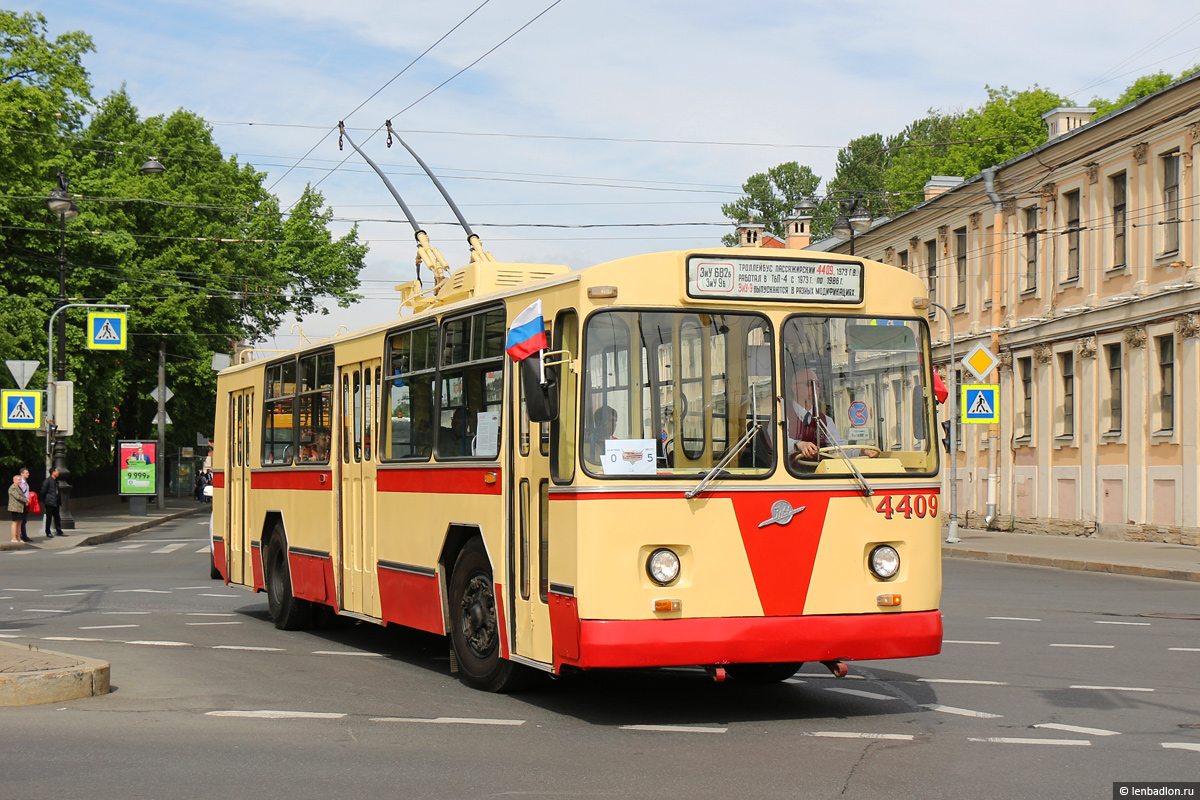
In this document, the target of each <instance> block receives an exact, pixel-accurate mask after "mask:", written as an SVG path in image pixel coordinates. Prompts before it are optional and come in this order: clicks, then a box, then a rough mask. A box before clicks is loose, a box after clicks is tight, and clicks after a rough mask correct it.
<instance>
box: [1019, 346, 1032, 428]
mask: <svg viewBox="0 0 1200 800" xmlns="http://www.w3.org/2000/svg"><path fill="white" fill-rule="evenodd" d="M1017 363H1018V365H1019V366H1020V368H1021V424H1020V426H1019V429H1020V431H1021V434H1020V436H1019V437H1018V438H1020V439H1026V440H1028V439H1032V438H1033V359H1032V358H1021V359H1017Z"/></svg>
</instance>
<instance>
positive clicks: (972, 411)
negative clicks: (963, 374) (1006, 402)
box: [962, 384, 1000, 424]
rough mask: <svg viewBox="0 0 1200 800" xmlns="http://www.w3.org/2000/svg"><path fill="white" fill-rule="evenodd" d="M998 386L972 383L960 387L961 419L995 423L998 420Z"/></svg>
mask: <svg viewBox="0 0 1200 800" xmlns="http://www.w3.org/2000/svg"><path fill="white" fill-rule="evenodd" d="M999 395H1000V387H999V386H996V385H994V384H992V385H988V384H974V385H966V386H963V387H962V421H963V422H980V423H984V424H995V423H998V422H1000V402H999V399H998V398H999Z"/></svg>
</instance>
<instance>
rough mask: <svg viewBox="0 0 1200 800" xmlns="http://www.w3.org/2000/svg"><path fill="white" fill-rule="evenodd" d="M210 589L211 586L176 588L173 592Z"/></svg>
mask: <svg viewBox="0 0 1200 800" xmlns="http://www.w3.org/2000/svg"><path fill="white" fill-rule="evenodd" d="M211 588H212V584H209V585H208V586H176V587H175V591H177V592H185V591H187V590H189V589H211Z"/></svg>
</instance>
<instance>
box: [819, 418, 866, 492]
mask: <svg viewBox="0 0 1200 800" xmlns="http://www.w3.org/2000/svg"><path fill="white" fill-rule="evenodd" d="M814 417H815V422H816V423H817V428H818V429H819V430H820V431H821V433H822V434H824V436H825V441H826V442H831V443H832V444H828V445H826V446H827V447H832V448H833V449H834V450H837V453H838V455H839V456H841V457H842V459H843V460H844V461H845V462H846V466H848V467H850V472H852V473H853V474H854V478H855V480H857V481H858V485H859V486H861V487H862V493H863V497H870V496H871V495H873V494H875V490H874V489H872V488H871V484H869V483H867V479H866V478H864V477H863V474H862V473H861V472H859V471H858V467H856V466H854V462H853V461H851V460H850V456H848V455H846V451H845V449H844V448H843V447H842V446H841V445H840V444H838V443H837V440H836V439H834V438H833V437H832V436H830V435H829V428H828V427H827V426H826V425H825V421H824V420H823V419H821V418H820V416H816V415H814Z"/></svg>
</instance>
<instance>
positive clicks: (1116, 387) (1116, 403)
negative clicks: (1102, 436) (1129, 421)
mask: <svg viewBox="0 0 1200 800" xmlns="http://www.w3.org/2000/svg"><path fill="white" fill-rule="evenodd" d="M1104 349H1105V351H1106V352H1107V354H1108V432H1109V433H1120V432H1121V416H1122V413H1123V408H1122V407H1123V406H1124V392H1123V391H1122V381H1121V345H1119V344H1110V345H1108V346H1107V347H1105V348H1104Z"/></svg>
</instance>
